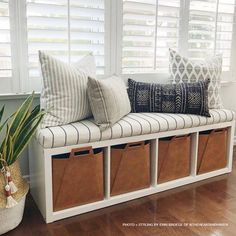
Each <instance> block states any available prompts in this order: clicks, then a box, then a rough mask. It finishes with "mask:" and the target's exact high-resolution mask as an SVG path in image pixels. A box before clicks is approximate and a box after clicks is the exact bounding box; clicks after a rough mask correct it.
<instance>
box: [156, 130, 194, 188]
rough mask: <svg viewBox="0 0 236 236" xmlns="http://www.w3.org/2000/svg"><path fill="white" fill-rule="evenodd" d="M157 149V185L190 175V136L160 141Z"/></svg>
mask: <svg viewBox="0 0 236 236" xmlns="http://www.w3.org/2000/svg"><path fill="white" fill-rule="evenodd" d="M158 149H159V151H158V178H157V182H158V183H164V182H167V181H171V180H175V179H179V178H183V177H186V176H188V175H189V174H190V153H191V136H190V135H188V136H180V137H171V138H164V139H160V140H159V148H158Z"/></svg>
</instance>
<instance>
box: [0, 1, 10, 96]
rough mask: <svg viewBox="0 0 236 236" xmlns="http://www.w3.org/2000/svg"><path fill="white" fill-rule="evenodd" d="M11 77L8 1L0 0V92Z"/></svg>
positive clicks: (7, 85) (3, 90)
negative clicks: (0, 83) (0, 84)
mask: <svg viewBox="0 0 236 236" xmlns="http://www.w3.org/2000/svg"><path fill="white" fill-rule="evenodd" d="M11 77H12V62H11V36H10V17H9V1H8V0H1V1H0V80H1V82H4V83H3V85H4V86H1V87H2V88H1V92H5V90H6V91H8V88H9V87H10V84H11Z"/></svg>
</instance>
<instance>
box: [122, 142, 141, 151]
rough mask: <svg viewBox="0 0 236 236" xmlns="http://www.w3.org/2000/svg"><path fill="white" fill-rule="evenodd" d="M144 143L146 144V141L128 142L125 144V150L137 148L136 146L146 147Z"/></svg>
mask: <svg viewBox="0 0 236 236" xmlns="http://www.w3.org/2000/svg"><path fill="white" fill-rule="evenodd" d="M144 145H145V142H144V141H140V142H133V143H127V144H126V146H125V150H130V149H136V148H140V147H144Z"/></svg>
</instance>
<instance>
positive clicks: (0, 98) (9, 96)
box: [0, 80, 236, 101]
mask: <svg viewBox="0 0 236 236" xmlns="http://www.w3.org/2000/svg"><path fill="white" fill-rule="evenodd" d="M233 84H236V81H234V80H231V81H227V80H223V81H221V87H228V86H231V85H233ZM30 94H31V93H15V94H14V93H8V94H0V101H4V100H17V99H20V100H23V99H25V98H27V97H28V96H29V95H30ZM39 97H40V92H36V93H35V98H39Z"/></svg>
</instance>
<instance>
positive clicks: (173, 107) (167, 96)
mask: <svg viewBox="0 0 236 236" xmlns="http://www.w3.org/2000/svg"><path fill="white" fill-rule="evenodd" d="M209 82H210V81H209V80H205V81H199V82H195V83H179V84H150V83H143V82H136V81H134V80H132V79H129V80H128V85H129V88H128V93H129V99H130V103H131V108H132V112H135V113H136V112H163V113H184V114H196V115H201V116H207V117H210V113H209V108H208V85H209Z"/></svg>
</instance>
